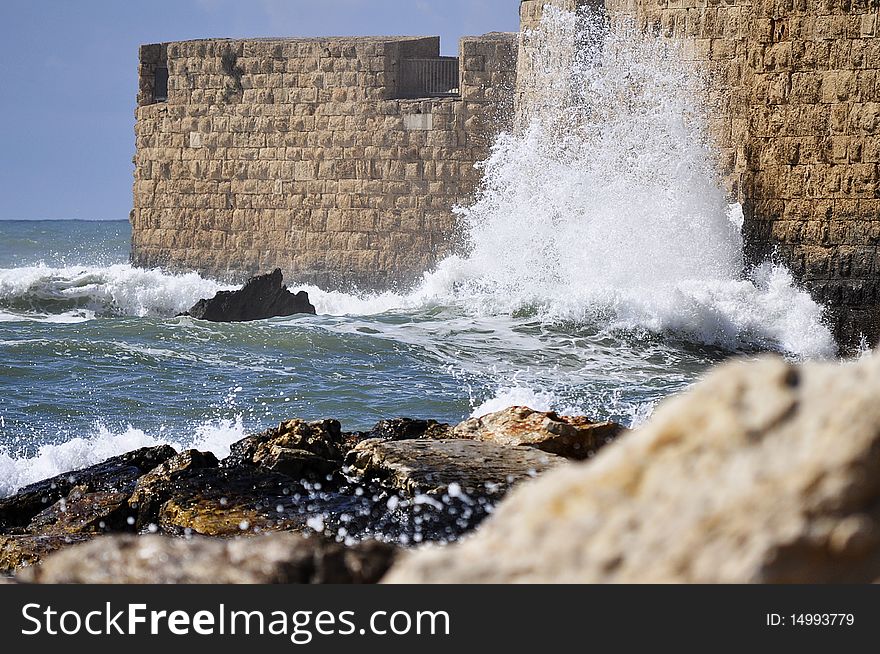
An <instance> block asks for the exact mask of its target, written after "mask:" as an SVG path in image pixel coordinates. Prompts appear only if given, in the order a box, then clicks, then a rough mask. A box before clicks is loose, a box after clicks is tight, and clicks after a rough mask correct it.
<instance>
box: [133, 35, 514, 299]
mask: <svg viewBox="0 0 880 654" xmlns="http://www.w3.org/2000/svg"><path fill="white" fill-rule="evenodd" d="M516 47H517V41H516V36H515V35H512V34H508V35H505V34H489V35H486V36H482V37H472V38H464V39H462V41H461V44H460V51H461V57H460V62H459V63H460V79H459V80H458V83H457V87H458V88H457V89H449V90H450V91H454V94H450V95H447V96H444V97H429V98H425V99H418V98H417V99H402V98H401V96H402V95H403V91H404V89H402V88H401V81H400V77H401V66H402V62H403V61H405V60H411V59H435V58H438V57H439V48H440V42H439V38H437V37H412V38H401V37H387V38H381V37H377V38H331V39H283V40H282V39H266V40H243V41H239V40H222V39H217V40H205V41H192V42H183V43H167V44H156V45H147V46H143V47H142V48H141V52H140V71H139V73H140V74H139V79H140V91H139V96H138V108H137V112H136V114H137V124H136V138H137V155H136V158H135V164H136V170H135V184H134V210H133V212H132V215H131V222H132V227H133V243H132V258H133V262H134V263H135V264H137V265H141V266H163V267H166V268H169V269H172V270H173V269H185V270H199V271H201V272H203V273H205V274H209V275H213V276H217V277H221V278H228V279H241V278H243V277H245V276H247V275H250V274H252V273H255V272H257V271H265V270H272V269H274V268H276V267H280V268H282V269H283V270H284V273H285V277H286V278H287V279H290V280H291V281H294V280H296V281H299V282H312V283H318V284H321V285H323V286H333V287H347V286H358V287H361V288H386V287H389V286H394V285H395V284H397V283H406V282H411V281H412V280H414V279H416V278H417V277H418V276H419V275H420V274H421V273H422V272H424V271H425V270H427V269H428V268H430V266H431V265H432V264H434V263H435V262H436V261H437V260H438V259H439V258H441V257H443V256H445V255H446V254H448V253H449V252H450V250H451V249H452V248H453V247H454V244H455V242H456V234H455V219H454V214H453V213H452V207H453V206H454V205H456V204H458V203H461V202H466V201H467V200H468V198H469V197H470V195H471V194H472V192H473V190H474V187H475V185H476V184H477V182H478V181H479V172H478V171H477V170H476V169H475V167H474V164H475V163H477V162H479V161H482V160H483V159H485V157H486V155H487V153H488V148H489V145H490V144H491V140H492V138H493V136H494V135H495V134H496V133H497V132H498V131H499V130H500V129H502V128H503V127H504V126H505V125H506V121H508V120H509V118H510V115H511V113H512V112H511V107H512V91H513V84H514V80H515V62H516ZM166 66H167V69H168V94H167V100H165V101H157V98H156V92H157V87H156V71H157V69H161V68H164V67H166Z"/></svg>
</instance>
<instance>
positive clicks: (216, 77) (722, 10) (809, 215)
mask: <svg viewBox="0 0 880 654" xmlns="http://www.w3.org/2000/svg"><path fill="white" fill-rule="evenodd" d="M547 3H550V4H556V5H558V6H563V7H565V8H568V9H573V8H575V7H577V6H580V5H583V4H589V5H592V6H594V7H595V6H598V7H600V8H601V6H602V5H603V4H605V5H607V10H608V11H609V12H610V13H611V14H612V16H620V15H627V16H635V17H636V19H637V21H638V22H639V24H640V25H641V26H642V27H643V28H644V29H646V30H650V31H653V32H656V33H658V34H661V35H663V36H667V37H670V38H675V39H678V40H679V41H681V42H682V43H683V45H684V51H685V56H686V58H687V59H689V60H690V61H692V62H693V63H694V65H696V66H700V67H701V68H702V69H703V70H704V71H705V72H706V73H707V79H708V81H709V84H708V103H707V107H708V109H707V112H708V114H709V120H710V129H711V132H712V135H713V137H714V139H715V142H716V144H717V146H718V152H719V176H720V177H721V178H722V180H723V182H724V184H725V185H726V187H727V188H728V189H729V190H730V192H731V196H732V198H734V199H737V200H739V201H740V202H742V204H743V207H744V212H745V218H746V220H745V226H744V232H745V237H746V243H747V255H748V257H749V260H750V261H752V262H757V261H761V260H763V259H765V258H766V257H768V256H771V255H772V256H775V257H777V258H778V260H780V261H782V262H783V263H785V264H786V265H787V266H788V267H789V268H790V269H791V270H792V271H793V272H794V273H795V275H796V276H797V277H798V279H799V280H800V281H801V282H802V283H803V284H804V286H805V287H806V288H808V289H809V290H810V291H811V292H812V294H813V295H814V297H815V298H816V299H817V300H819V301H821V302H823V303H826V304H827V305H828V306H830V307H831V309H832V312H833V315H832V318H833V319H834V321H835V323H836V327H837V332H838V336H839V337H840V339H841V341H842V342H844V343H852V342H853V341H855V340H857V339H858V337H859V335H860V334H864V335H866V336H867V337H868V339H869V340H870V341H872V342H876V341H877V339H878V336H880V283H878V282H880V250H878V246H880V16H878V14H880V0H787V1H786V2H780V1H779V0H605V2H604V3H603V2H602V0H524V1H523V2H521V4H520V12H521V18H522V24H523V27H525V28H529V27H532V26H534V25H535V24H536V23H537V21H538V20H540V16H541V11H542V7H543V6H544V5H545V4H547ZM524 47H527V42H526V43H525V44H524ZM517 49H518V44H517V39H516V37H515V36H514V35H500V34H498V35H487V36H484V37H474V38H465V39H463V40H462V42H461V50H460V52H461V56H460V69H461V71H460V83H459V88H458V93H457V94H455V95H451V96H448V97H443V98H438V97H432V98H427V99H421V100H418V99H415V100H414V99H402V98H401V89H400V79H399V78H400V71H401V66H402V63H401V62H403V61H405V60H408V59H413V58H435V57H437V56H438V54H439V40H438V39H437V38H428V37H422V38H420V37H413V38H390V37H389V38H373V39H291V40H249V41H230V40H210V41H195V42H187V43H170V44H160V45H152V46H144V47H143V48H142V50H141V66H140V82H141V90H140V96H139V105H140V106H139V108H138V110H137V118H138V121H137V157H136V164H137V166H136V182H135V208H134V211H133V213H132V225H133V233H134V236H133V260H134V262H135V263H137V264H139V265H147V266H155V265H162V266H166V267H169V268H172V269H174V268H177V269H196V270H200V271H202V272H205V273H208V274H211V275H216V276H221V277H232V278H240V277H243V276H245V275H246V274H250V273H252V272H255V271H257V270H266V269H272V268H274V267H281V268H283V269H284V271H285V274H286V275H288V278H290V279H298V280H300V281H310V282H316V283H319V284H322V285H325V286H350V285H359V286H361V287H365V288H385V287H389V286H393V285H395V284H397V283H408V282H411V281H413V280H414V279H415V278H417V277H418V276H419V275H420V274H421V273H422V272H423V271H424V270H426V269H428V268H429V267H430V266H431V265H432V264H433V263H435V262H436V261H437V260H438V259H439V258H441V257H443V256H444V255H446V254H447V253H448V252H450V251H451V249H452V248H454V246H455V242H456V230H455V218H454V215H453V213H452V211H451V208H452V207H453V206H454V205H456V204H458V203H462V202H467V201H468V199H469V198H470V197H471V196H472V193H473V191H474V188H475V186H476V184H477V183H478V181H479V172H478V171H477V170H476V169H475V168H474V164H475V163H476V162H479V161H481V160H483V159H484V158H485V156H486V154H487V152H488V147H489V144H490V142H491V139H492V137H493V136H494V135H495V134H497V133H498V131H500V130H501V129H506V128H508V127H510V126H511V124H512V123H511V122H510V121H511V114H512V113H513V112H512V110H511V107H512V105H513V103H514V98H516V100H517V101H518V103H519V105H520V106H523V104H524V102H525V101H527V99H528V98H529V96H530V95H533V94H534V93H535V92H536V88H535V78H534V76H533V75H531V74H530V71H529V70H528V69H527V63H526V62H527V58H526V57H522V56H521V57H519V64H518V66H519V70H518V71H517ZM163 64H167V66H168V69H169V78H170V79H169V91H168V99H167V101H166V102H158V103H155V102H153V100H154V86H153V79H154V78H153V76H154V72H155V70H156V68H157V66H162V65H163Z"/></svg>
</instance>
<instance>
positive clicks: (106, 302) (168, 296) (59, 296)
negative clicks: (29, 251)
mask: <svg viewBox="0 0 880 654" xmlns="http://www.w3.org/2000/svg"><path fill="white" fill-rule="evenodd" d="M227 288H231V287H229V286H227V285H223V284H221V283H219V282H216V281H213V280H210V279H206V278H204V277H201V276H200V275H199V274H197V273H185V274H170V273H166V272H163V271H161V270H145V269H141V268H134V267H132V266H130V265H129V264H116V265H112V266H70V267H63V268H53V267H49V266H45V265H37V266H28V267H22V268H4V269H0V311H2V315H3V316H4V318H2V319H3V320H7V321H8V320H12V319H15V318H19V319H21V318H24V319H35V320H43V321H46V322H58V321H59V320H58V319H57V318H55V316H67V317H68V318H69V321H71V322H75V321H77V320H76V319H77V318H84V319H86V320H87V319H90V318H93V317H95V316H135V317H147V316H158V317H169V316H174V315H176V314H178V313H181V312H183V311H186V310H187V309H189V308H190V307H191V306H192V305H193V304H194V303H195V302H197V301H198V300H199V299H201V298H203V297H212V296H213V295H214V294H215V293H217V291H219V290H223V289H227ZM62 320H63V319H62Z"/></svg>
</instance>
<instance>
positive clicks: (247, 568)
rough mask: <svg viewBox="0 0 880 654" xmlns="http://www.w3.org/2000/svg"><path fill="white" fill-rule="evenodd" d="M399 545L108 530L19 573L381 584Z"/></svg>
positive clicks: (29, 576) (111, 579)
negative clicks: (107, 533)
mask: <svg viewBox="0 0 880 654" xmlns="http://www.w3.org/2000/svg"><path fill="white" fill-rule="evenodd" d="M394 555H395V549H394V547H392V546H390V545H386V544H382V543H376V542H369V543H362V544H359V545H356V546H354V547H344V546H342V545H338V544H336V543H332V542H329V541H327V540H325V539H322V538H318V537H316V536H313V537H310V538H307V537H305V536H302V535H299V534H272V535H265V536H257V537H252V538H236V539H230V540H218V539H208V538H198V537H196V538H192V539H179V538H169V537H164V536H126V535H119V536H103V537H101V538H97V539H95V540H94V541H92V542H90V543H87V544H85V545H79V546H76V547H72V548H69V549H67V550H64V551H61V552H58V553H56V554H54V555H52V556H49V557H48V558H47V559H46V560H45V561H43V563H42V564H41V565H39V566H38V567H34V568H30V569H27V570H23V571H21V572H20V573H19V578H20V579H21V580H22V581H26V582H30V583H44V584H270V583H271V584H308V583H375V582H377V581H378V580H379V579H380V578H381V577H382V575H383V574H384V573H385V572H386V570H387V569H388V568H389V566H390V565H391V562H392V561H393V559H394Z"/></svg>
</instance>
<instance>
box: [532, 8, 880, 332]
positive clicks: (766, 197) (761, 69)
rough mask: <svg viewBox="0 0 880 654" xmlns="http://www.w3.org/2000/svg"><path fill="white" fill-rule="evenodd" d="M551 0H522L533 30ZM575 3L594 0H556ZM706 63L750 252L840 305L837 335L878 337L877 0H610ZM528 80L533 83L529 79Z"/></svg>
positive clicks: (715, 130) (725, 165)
mask: <svg viewBox="0 0 880 654" xmlns="http://www.w3.org/2000/svg"><path fill="white" fill-rule="evenodd" d="M545 4H548V2H547V0H526V1H525V2H523V3H522V4H521V14H522V22H523V26H524V27H530V26H533V25H534V24H535V23H536V22H537V21H538V20H540V15H541V8H542V7H543V6H544V5H545ZM550 4H554V5H557V6H563V7H565V8H568V9H571V8H573V7H574V6H576V5H582V4H591V5H593V4H595V0H550ZM605 4H606V5H607V9H608V11H609V12H610V13H611V14H612V15H621V14H622V15H628V16H635V17H636V18H637V20H638V22H639V23H640V25H641V26H642V27H643V28H644V29H646V30H650V31H653V32H655V33H658V34H661V35H663V36H666V37H670V38H675V39H678V40H680V41H681V42H682V43H683V44H684V48H685V52H686V57H687V58H688V59H689V60H691V61H693V62H694V64H695V65H699V66H701V67H702V68H703V70H704V71H705V72H707V73H708V81H709V98H708V99H709V103H708V107H709V116H710V124H711V131H712V135H713V137H714V138H715V141H716V144H717V145H718V148H719V152H720V162H719V163H720V166H719V171H720V173H721V175H722V177H723V179H724V181H725V183H726V186H727V187H728V188H729V189H730V191H731V194H732V196H733V197H734V198H736V199H738V200H739V201H740V202H742V203H743V207H744V210H745V216H746V221H745V227H744V233H745V237H746V243H747V255H748V257H749V259H750V261H752V262H757V261H761V260H763V259H765V258H766V257H768V256H771V255H775V256H776V257H777V258H778V259H779V260H780V261H782V262H784V263H785V264H786V265H787V266H788V267H789V268H791V270H792V271H793V272H794V274H795V275H796V276H797V277H798V279H799V280H801V281H802V283H803V284H804V285H805V286H806V288H808V289H809V290H810V291H811V293H812V294H813V296H814V297H815V298H816V299H817V300H819V301H821V302H823V303H826V304H827V305H828V306H830V307H831V308H832V311H833V314H834V315H833V316H832V318H833V319H834V322H835V324H836V327H837V332H838V337H839V338H840V340H841V341H842V342H844V343H852V342H853V341H855V340H857V339H858V337H859V335H860V334H865V335H866V336H867V337H868V339H869V340H870V341H871V342H874V343H876V342H877V340H878V337H880V250H878V244H880V0H787V1H785V2H780V1H779V0H721V1H719V0H606V3H605ZM521 86H522V84H521Z"/></svg>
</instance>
